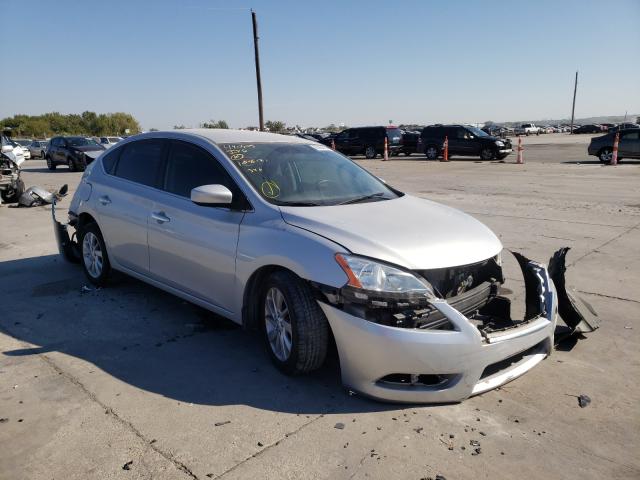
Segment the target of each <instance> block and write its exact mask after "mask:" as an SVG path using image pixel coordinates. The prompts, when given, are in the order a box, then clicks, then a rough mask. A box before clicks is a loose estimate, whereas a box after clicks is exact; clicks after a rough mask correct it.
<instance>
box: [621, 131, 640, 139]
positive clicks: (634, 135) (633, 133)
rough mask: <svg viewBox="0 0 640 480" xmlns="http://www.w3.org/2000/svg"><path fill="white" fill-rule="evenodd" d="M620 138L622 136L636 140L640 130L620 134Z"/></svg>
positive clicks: (639, 135) (639, 136)
mask: <svg viewBox="0 0 640 480" xmlns="http://www.w3.org/2000/svg"><path fill="white" fill-rule="evenodd" d="M622 138H624V139H625V140H638V139H639V138H640V131H637V132H627V133H625V134H624V135H623V136H622Z"/></svg>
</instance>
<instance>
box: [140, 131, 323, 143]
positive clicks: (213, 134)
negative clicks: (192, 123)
mask: <svg viewBox="0 0 640 480" xmlns="http://www.w3.org/2000/svg"><path fill="white" fill-rule="evenodd" d="M149 133H155V134H158V133H160V134H163V133H164V134H166V133H172V134H176V133H182V134H188V135H197V136H199V137H204V138H207V139H209V140H211V141H212V142H214V143H235V142H238V143H250V142H256V143H303V144H315V143H316V142H315V141H312V140H307V139H305V138H300V137H296V136H294V135H280V134H277V133H268V132H259V131H255V130H232V129H227V128H184V129H178V130H168V131H164V132H149ZM146 135H147V134H145V135H142V136H137V137H138V138H141V137H143V136H146Z"/></svg>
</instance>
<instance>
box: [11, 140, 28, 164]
mask: <svg viewBox="0 0 640 480" xmlns="http://www.w3.org/2000/svg"><path fill="white" fill-rule="evenodd" d="M30 143H31V140H12V141H11V144H12V145H13V148H14V153H16V152H15V150H16V149H18V150H20V151H22V156H23V157H24V159H25V160H29V159H31V152H30V151H29V148H28V147H29V144H30Z"/></svg>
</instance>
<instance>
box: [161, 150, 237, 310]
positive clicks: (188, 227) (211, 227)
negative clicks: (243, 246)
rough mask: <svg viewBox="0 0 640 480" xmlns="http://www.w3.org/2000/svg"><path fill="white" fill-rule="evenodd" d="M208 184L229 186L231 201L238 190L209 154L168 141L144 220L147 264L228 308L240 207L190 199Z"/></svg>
mask: <svg viewBox="0 0 640 480" xmlns="http://www.w3.org/2000/svg"><path fill="white" fill-rule="evenodd" d="M213 184H221V185H225V186H226V187H227V188H229V189H230V190H231V191H232V192H233V195H234V200H238V197H239V196H241V195H242V193H241V192H240V189H239V188H238V187H237V186H236V185H235V183H234V182H233V180H232V179H231V177H230V176H229V174H228V173H227V172H226V171H225V169H224V168H223V167H222V166H221V165H220V163H219V162H218V160H217V159H216V158H215V157H214V156H213V155H212V154H211V153H209V152H208V151H207V150H205V149H204V148H202V147H200V146H198V145H195V144H193V143H190V142H186V141H182V140H171V141H170V148H169V154H168V158H167V164H166V168H165V174H164V181H163V185H162V190H163V191H162V192H158V193H157V194H155V195H154V201H153V206H152V209H151V217H150V219H149V257H150V269H151V275H152V276H153V277H154V278H156V279H157V280H160V281H162V282H163V283H165V284H167V285H170V286H172V287H174V288H177V289H179V290H182V291H184V292H186V293H188V294H190V295H193V296H195V297H198V298H200V299H202V300H205V301H207V302H209V303H213V304H214V305H216V306H219V307H222V308H223V309H225V310H227V311H231V309H232V308H233V302H232V299H233V298H234V292H235V262H236V246H237V244H238V235H239V232H240V222H241V221H242V218H243V216H244V212H243V211H240V210H237V209H232V208H228V207H210V206H202V205H196V204H195V203H193V202H192V201H191V199H190V196H191V190H192V189H193V188H195V187H198V186H201V185H213ZM240 203H242V202H240Z"/></svg>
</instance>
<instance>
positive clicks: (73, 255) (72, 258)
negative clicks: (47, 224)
mask: <svg viewBox="0 0 640 480" xmlns="http://www.w3.org/2000/svg"><path fill="white" fill-rule="evenodd" d="M65 187H66V185H65V186H64V187H63V188H64V193H63V195H64V194H65V193H66V188H65ZM62 190H63V189H60V191H62ZM57 200H58V195H54V197H53V200H52V202H51V220H52V222H53V232H54V235H55V237H56V243H57V244H58V252H59V253H60V255H62V257H63V258H64V259H65V260H67V261H69V262H72V263H79V262H80V246H79V245H78V242H77V239H76V232H74V233H73V234H72V235H71V236H70V235H69V229H68V225H67V224H63V223H61V222H59V221H58V220H57V219H56V203H57ZM73 223H74V221H72V222H70V225H71V226H72V227H73V226H75V225H73Z"/></svg>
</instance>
